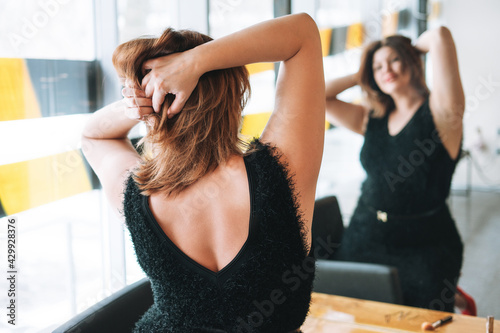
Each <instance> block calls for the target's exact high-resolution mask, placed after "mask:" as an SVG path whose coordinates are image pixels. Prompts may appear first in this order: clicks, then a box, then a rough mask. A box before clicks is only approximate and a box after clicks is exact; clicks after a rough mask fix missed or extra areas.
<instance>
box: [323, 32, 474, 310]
mask: <svg viewBox="0 0 500 333" xmlns="http://www.w3.org/2000/svg"><path fill="white" fill-rule="evenodd" d="M425 53H428V56H429V57H430V59H431V61H432V82H431V84H432V89H431V90H429V89H428V88H427V86H426V83H425V80H424V71H423V66H422V61H421V54H425ZM355 85H360V86H361V88H362V90H363V92H364V94H365V96H366V102H367V103H366V105H360V104H353V103H346V102H343V101H340V100H339V99H337V95H338V94H339V93H341V92H342V91H344V90H346V89H348V88H350V87H353V86H355ZM326 105H327V114H328V115H329V117H331V119H332V122H333V123H334V124H338V125H341V126H345V127H346V128H348V129H350V130H352V131H354V132H356V133H359V134H361V135H363V136H364V144H363V147H362V149H361V154H360V160H361V163H362V165H363V168H364V169H365V171H366V174H367V177H366V179H365V181H364V182H363V185H362V189H361V196H360V198H359V201H358V205H357V207H356V209H355V211H354V214H353V216H352V218H351V221H350V224H349V226H348V228H347V229H346V232H345V234H344V236H343V240H342V244H341V247H340V249H339V251H338V253H337V254H336V257H337V258H338V259H340V260H350V261H360V262H370V263H381V264H387V265H392V266H395V267H397V268H398V271H399V276H400V280H401V285H402V289H403V298H404V302H405V304H406V305H411V306H417V307H423V308H431V309H436V310H445V311H450V312H453V310H454V295H455V291H456V290H455V289H456V284H457V280H458V277H459V274H460V269H461V266H462V254H463V244H462V241H461V238H460V235H459V233H458V231H457V229H456V226H455V222H454V220H453V217H452V216H451V214H450V211H449V208H448V206H447V204H446V198H447V197H448V195H449V192H450V186H451V179H452V175H453V173H454V170H455V167H456V165H457V162H458V160H459V157H460V151H461V142H462V117H463V113H464V106H465V98H464V92H463V88H462V84H461V81H460V74H459V68H458V60H457V54H456V49H455V44H454V41H453V38H452V35H451V33H450V31H449V30H448V29H447V28H445V27H440V28H437V29H434V30H429V31H426V32H425V33H423V34H422V35H421V36H420V37H419V38H418V40H417V41H416V43H415V45H412V43H411V40H410V39H408V38H406V37H403V36H390V37H387V38H385V39H383V40H381V41H376V42H373V43H371V44H370V45H368V46H367V47H366V48H365V50H364V53H363V57H362V60H361V66H360V69H359V71H358V72H357V73H355V74H352V75H349V76H346V77H341V78H337V79H334V80H331V81H329V82H327V84H326Z"/></svg>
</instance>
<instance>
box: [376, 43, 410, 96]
mask: <svg viewBox="0 0 500 333" xmlns="http://www.w3.org/2000/svg"><path fill="white" fill-rule="evenodd" d="M372 68H373V78H374V79H375V82H376V83H377V85H378V87H379V88H380V90H382V92H384V93H386V94H387V95H392V94H393V93H397V92H401V91H403V90H406V89H407V88H408V87H409V86H410V81H411V71H410V70H407V69H404V66H403V62H402V59H401V56H400V55H399V54H398V53H397V52H396V51H395V50H394V49H392V48H391V47H389V46H383V47H381V48H380V49H378V50H377V51H376V52H375V54H374V55H373V63H372Z"/></svg>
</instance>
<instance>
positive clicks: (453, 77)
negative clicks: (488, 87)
mask: <svg viewBox="0 0 500 333" xmlns="http://www.w3.org/2000/svg"><path fill="white" fill-rule="evenodd" d="M415 47H416V48H417V49H419V50H420V51H422V52H424V53H426V52H429V55H430V57H431V61H432V89H431V94H430V97H429V104H430V108H431V110H432V112H433V115H434V121H435V123H436V127H437V129H438V131H439V135H440V137H441V140H442V141H443V144H444V146H445V147H446V149H447V150H448V153H449V154H450V156H451V157H452V158H456V157H457V155H458V152H459V147H460V143H461V140H462V118H463V113H464V110H465V96H464V91H463V88H462V82H461V80H460V73H459V69H458V59H457V51H456V48H455V43H454V41H453V38H452V36H451V32H450V30H448V28H445V27H439V28H437V29H433V30H428V31H426V32H424V33H423V34H422V35H421V36H420V37H419V38H418V40H417V42H416V43H415Z"/></svg>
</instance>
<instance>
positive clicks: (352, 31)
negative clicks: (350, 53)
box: [345, 23, 363, 50]
mask: <svg viewBox="0 0 500 333" xmlns="http://www.w3.org/2000/svg"><path fill="white" fill-rule="evenodd" d="M362 45H363V24H362V23H354V24H352V25H350V26H349V27H347V37H346V43H345V48H346V50H350V49H355V48H357V47H361V46H362Z"/></svg>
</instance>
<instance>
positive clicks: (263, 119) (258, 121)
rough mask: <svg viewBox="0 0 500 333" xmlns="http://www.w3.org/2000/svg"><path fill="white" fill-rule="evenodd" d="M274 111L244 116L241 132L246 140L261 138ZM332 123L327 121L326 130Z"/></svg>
mask: <svg viewBox="0 0 500 333" xmlns="http://www.w3.org/2000/svg"><path fill="white" fill-rule="evenodd" d="M271 113H272V112H261V113H254V114H249V115H246V116H244V117H243V125H242V126H241V134H242V135H243V137H244V138H245V140H246V141H251V140H252V139H253V138H259V137H260V136H261V134H262V132H263V131H264V128H265V127H266V124H267V121H268V120H269V117H271ZM330 127H331V124H330V123H329V122H327V121H325V130H327V129H329V128H330Z"/></svg>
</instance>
